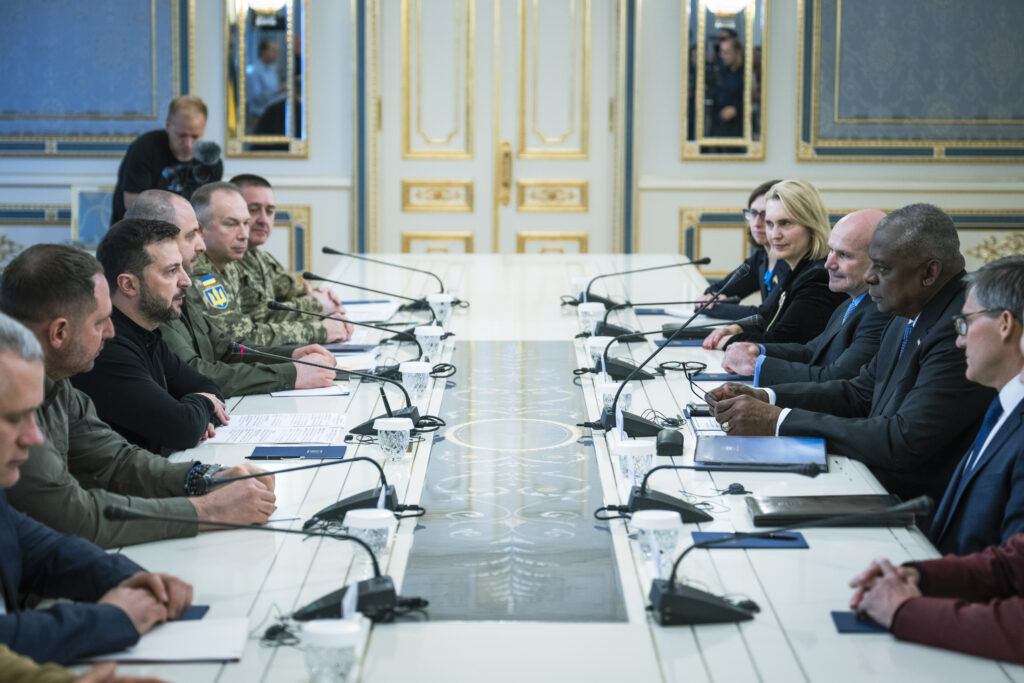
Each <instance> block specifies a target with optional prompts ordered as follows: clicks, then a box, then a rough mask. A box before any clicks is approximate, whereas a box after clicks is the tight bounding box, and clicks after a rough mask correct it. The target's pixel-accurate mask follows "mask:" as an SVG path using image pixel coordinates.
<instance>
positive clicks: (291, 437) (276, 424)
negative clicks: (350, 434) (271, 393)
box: [206, 413, 344, 444]
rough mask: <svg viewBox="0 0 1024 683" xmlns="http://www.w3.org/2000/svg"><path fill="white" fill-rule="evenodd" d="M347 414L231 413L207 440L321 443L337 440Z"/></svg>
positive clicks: (252, 442)
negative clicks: (229, 418) (223, 424)
mask: <svg viewBox="0 0 1024 683" xmlns="http://www.w3.org/2000/svg"><path fill="white" fill-rule="evenodd" d="M343 422H344V418H343V416H341V415H338V414H337V413H273V414H269V415H232V416H231V422H230V423H229V424H228V425H227V426H225V427H218V428H217V434H216V435H215V436H213V437H212V438H210V439H208V440H207V442H206V443H208V444H244V443H251V444H275V443H316V444H319V443H322V444H331V443H334V442H335V441H337V440H338V433H339V431H340V430H341V428H342V426H343Z"/></svg>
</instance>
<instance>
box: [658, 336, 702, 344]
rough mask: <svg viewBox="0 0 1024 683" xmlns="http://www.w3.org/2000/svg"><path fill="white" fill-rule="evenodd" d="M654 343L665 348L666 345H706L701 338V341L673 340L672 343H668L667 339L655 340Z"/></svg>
mask: <svg viewBox="0 0 1024 683" xmlns="http://www.w3.org/2000/svg"><path fill="white" fill-rule="evenodd" d="M654 343H655V344H656V345H658V346H665V344H668V345H669V346H700V345H701V344H703V343H704V338H703V337H701V338H700V339H673V340H672V341H668V340H667V339H655V340H654Z"/></svg>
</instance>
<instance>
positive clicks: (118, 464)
mask: <svg viewBox="0 0 1024 683" xmlns="http://www.w3.org/2000/svg"><path fill="white" fill-rule="evenodd" d="M102 273H103V269H102V267H101V266H100V264H99V262H98V261H97V260H96V259H95V258H93V257H92V256H90V255H88V254H86V253H85V252H82V251H78V250H77V249H73V248H71V247H67V246H62V245H56V244H38V245H35V246H32V247H29V248H28V249H26V250H25V251H23V252H21V253H20V254H19V255H18V256H17V257H15V259H14V260H13V261H11V263H10V264H9V265H8V266H7V268H6V269H5V271H4V276H3V280H2V281H0V310H2V311H3V312H5V313H7V314H8V315H10V316H11V317H13V318H14V319H15V320H18V321H19V322H21V323H22V324H23V325H25V326H26V327H28V328H29V329H30V330H31V331H32V332H33V333H34V334H35V336H36V339H38V340H39V343H40V344H41V345H42V347H43V352H44V355H45V361H44V362H45V370H46V378H45V380H44V382H45V387H44V398H43V403H42V405H41V406H40V407H39V408H38V410H36V421H37V422H38V423H39V428H40V430H42V433H43V435H44V437H45V443H43V444H41V445H35V446H33V447H32V448H31V449H30V457H29V459H28V462H26V463H25V464H24V465H22V466H21V479H20V480H19V481H18V483H17V484H16V485H15V486H14V487H12V488H11V489H9V490H8V492H7V498H8V500H9V501H10V503H11V504H12V505H13V506H14V507H16V508H18V509H19V510H22V511H23V512H25V513H27V514H29V515H31V516H32V517H34V518H35V519H37V520H39V521H41V522H43V523H44V524H46V525H47V526H50V527H52V528H54V529H56V530H58V531H63V532H65V533H73V534H78V535H79V536H84V537H85V538H87V539H88V540H91V541H93V542H94V543H96V544H97V545H100V546H102V547H105V548H110V547H115V546H122V545H130V544H133V543H145V542H148V541H156V540H160V539H164V538H176V537H181V536H192V535H194V534H195V533H196V532H197V531H198V530H199V520H201V519H210V520H219V521H231V522H238V523H241V524H258V523H263V522H266V520H267V519H268V518H269V516H270V514H271V513H272V512H273V509H274V494H273V478H272V477H260V478H258V479H249V480H245V481H239V482H235V483H232V484H227V485H224V486H219V487H217V488H215V489H213V490H212V491H211V492H210V493H208V494H206V495H202V496H200V495H195V493H197V492H198V490H199V489H198V488H197V486H196V483H197V481H198V480H199V478H201V477H202V476H204V475H206V476H211V475H213V472H214V471H216V470H217V466H216V465H203V464H202V463H199V462H195V461H188V462H182V463H171V462H168V461H167V460H165V459H164V458H161V457H160V456H158V455H155V454H153V453H150V452H149V451H146V450H144V449H142V448H139V447H137V446H133V445H132V444H130V443H128V442H127V441H125V439H124V438H123V437H122V436H120V435H119V434H118V433H117V432H115V431H113V430H112V429H111V428H110V427H109V426H108V425H107V424H105V423H104V422H102V421H101V420H100V419H99V417H97V415H96V410H95V408H94V407H93V404H92V401H91V400H90V399H89V397H88V396H86V395H85V394H83V393H82V392H80V391H78V390H76V389H75V388H73V387H72V386H71V383H70V382H69V381H68V378H69V377H71V376H73V375H76V374H78V373H80V372H85V371H87V370H89V369H90V368H92V366H93V362H94V361H95V359H96V356H97V355H98V354H99V352H100V349H101V348H102V346H103V342H104V340H106V339H110V338H111V337H112V336H113V325H112V324H111V322H110V315H111V303H110V293H109V288H108V286H107V281H106V279H105V278H104V277H103V274H102ZM153 419H160V416H159V415H154V416H153ZM253 471H260V470H257V469H256V468H253V467H252V466H251V465H240V466H238V467H236V468H232V469H230V470H224V471H221V472H218V473H219V474H220V475H222V476H226V477H230V476H235V475H240V474H246V473H248V472H253ZM108 505H123V506H127V507H131V508H133V509H136V510H139V511H141V512H150V513H153V514H158V515H170V516H176V517H185V518H190V519H194V520H196V521H195V522H190V523H168V522H151V523H138V522H124V521H110V520H106V519H104V518H103V515H102V512H103V508H104V507H106V506H108Z"/></svg>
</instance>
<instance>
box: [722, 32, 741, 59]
mask: <svg viewBox="0 0 1024 683" xmlns="http://www.w3.org/2000/svg"><path fill="white" fill-rule="evenodd" d="M726 43H732V49H734V50H736V52H738V53H740V54H741V55H742V54H743V43H741V42H740V40H739V38H737V37H736V36H735V35H731V36H729V37H728V38H724V39H722V41H721V42H719V43H718V45H719V49H721V46H722V45H725V44H726Z"/></svg>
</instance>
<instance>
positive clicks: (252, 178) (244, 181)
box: [231, 173, 274, 190]
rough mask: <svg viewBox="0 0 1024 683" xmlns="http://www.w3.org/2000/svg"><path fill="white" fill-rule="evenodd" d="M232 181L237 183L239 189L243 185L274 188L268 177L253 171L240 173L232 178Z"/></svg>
mask: <svg viewBox="0 0 1024 683" xmlns="http://www.w3.org/2000/svg"><path fill="white" fill-rule="evenodd" d="M231 182H233V183H234V184H235V185H237V186H238V189H242V188H243V187H267V188H270V189H271V190H272V189H274V188H273V187H272V186H271V184H270V182H269V181H268V180H267V179H266V178H264V177H263V176H259V175H254V174H252V173H240V174H239V175H236V176H235V177H234V178H232V179H231Z"/></svg>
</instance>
